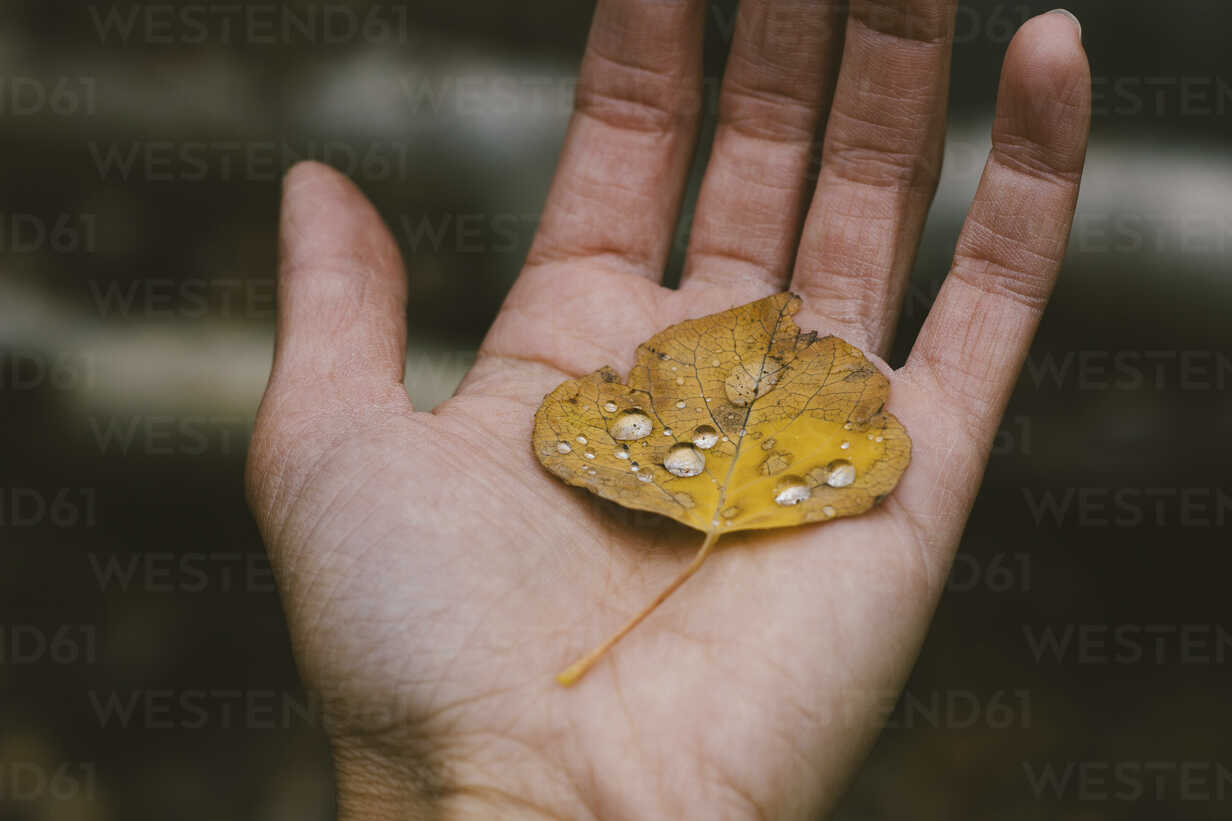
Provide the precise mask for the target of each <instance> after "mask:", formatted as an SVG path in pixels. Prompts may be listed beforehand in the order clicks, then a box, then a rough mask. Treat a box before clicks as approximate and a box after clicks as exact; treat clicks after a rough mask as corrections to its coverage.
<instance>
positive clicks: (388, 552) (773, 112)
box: [248, 0, 1089, 821]
mask: <svg viewBox="0 0 1232 821" xmlns="http://www.w3.org/2000/svg"><path fill="white" fill-rule="evenodd" d="M835 8H836V7H834V6H831V5H829V4H825V3H820V4H811V3H801V2H790V1H789V0H746V2H744V3H742V5H741V11H740V16H739V19H738V22H737V27H736V30H735V35H734V40H733V44H732V51H731V55H730V57H729V60H728V64H727V71H726V75H725V77H724V83H723V89H722V95H721V101H720V109H719V126H718V131H717V134H716V138H715V144H714V148H713V152H712V156H711V159H710V162H709V166H708V169H707V172H706V177H705V180H704V183H703V187H702V191H701V195H700V199H699V202H698V206H697V211H696V215H695V218H694V222H693V227H692V233H691V240H690V247H689V251H688V255H687V260H686V265H685V271H684V275H683V281H682V284H681V286H680V288H679V289H677V290H669V289H665V288H663V287H662V286H661V285H660V284H659V279H660V275H661V273H662V268H663V266H664V264H665V261H666V259H667V256H668V253H669V250H670V244H671V241H672V237H673V235H674V228H675V222H676V219H677V217H678V214H679V210H680V203H681V199H682V192H683V189H684V185H685V178H686V175H687V169H688V167H689V164H690V160H691V156H692V152H693V150H694V141H695V137H696V131H697V115H698V113H699V109H700V104H699V100H700V99H701V78H700V49H701V31H702V25H703V15H704V13H705V9H706V5H705V4H704V3H701V2H685V3H662V2H657V1H656V0H600V2H599V5H598V9H597V11H596V16H595V21H594V24H593V28H592V32H591V37H590V42H589V45H588V50H587V55H586V57H585V60H584V62H583V65H582V70H581V78H580V83H579V90H578V97H577V108H576V111H575V114H574V117H573V120H572V122H571V125H570V128H569V133H568V137H567V140H566V144H565V147H564V150H563V154H562V157H561V161H560V168H559V170H558V173H557V177H556V181H555V183H554V185H553V188H552V192H551V195H550V197H549V201H548V203H547V205H546V208H545V212H544V215H543V222H542V225H541V227H540V231H539V234H538V235H537V237H536V240H535V243H534V245H533V248H532V250H531V253H530V257H529V259H528V261H527V263H526V267H525V269H524V270H523V272H522V275H521V277H520V278H519V280H518V282H517V283H516V285H515V287H514V289H513V291H512V292H511V293H510V295H509V297H508V299H507V301H506V303H505V306H504V307H503V309H502V311H501V313H500V315H499V316H498V317H497V319H496V322H495V324H494V326H493V328H492V330H491V332H490V333H489V334H488V337H487V339H486V340H485V342H484V344H483V347H482V349H481V351H480V356H479V359H478V362H477V363H476V365H475V366H474V368H473V369H472V371H471V372H470V373H469V374H468V375H467V377H466V379H465V380H464V382H463V383H462V385H461V387H460V388H459V389H458V392H457V394H456V396H455V397H454V398H452V399H451V400H449V401H448V402H446V403H444V404H443V405H441V406H440V407H439V408H437V409H436V410H435V411H433V412H432V413H416V412H413V411H412V409H411V407H410V404H409V401H408V398H407V394H406V392H405V390H404V389H403V386H402V374H403V367H404V365H403V363H404V356H405V338H406V329H405V302H406V283H405V278H404V274H403V271H402V267H401V262H400V260H399V258H398V252H397V249H396V247H395V245H394V243H393V242H392V240H391V238H390V236H389V234H388V232H387V231H386V229H385V228H384V226H383V225H382V223H381V221H380V219H379V217H378V216H377V215H376V213H375V212H374V211H373V209H372V208H371V206H370V205H368V203H367V202H366V200H364V198H363V197H362V195H361V194H360V193H359V192H358V191H356V190H355V188H354V187H353V186H351V184H350V183H349V182H347V181H346V180H345V179H344V178H342V177H341V176H339V175H337V174H336V173H334V172H332V171H330V170H329V169H327V168H325V167H323V166H319V165H312V164H305V165H301V166H298V167H296V168H295V169H294V170H293V171H292V172H291V173H290V174H289V175H288V178H287V180H286V183H285V193H284V205H283V229H282V266H281V270H280V274H279V313H278V337H277V349H276V356H275V363H274V368H273V373H272V375H271V378H270V384H269V389H268V391H267V393H266V396H265V400H264V402H263V403H262V406H261V411H260V414H259V418H258V423H257V429H256V432H255V435H254V438H253V445H252V449H251V454H250V459H249V471H248V486H249V495H250V499H251V502H252V505H253V508H254V510H255V512H256V515H257V518H258V521H259V523H260V525H261V528H262V531H263V534H264V536H265V539H266V542H267V544H268V546H269V550H270V553H271V556H272V558H273V561H274V563H275V568H276V570H277V574H278V579H279V584H280V587H281V589H282V591H283V598H284V602H285V606H286V609H287V613H288V619H289V623H290V626H291V631H292V636H293V639H294V642H295V650H296V654H297V658H298V659H299V662H300V665H301V668H302V672H303V675H304V678H305V680H306V682H307V683H308V686H309V687H310V688H311V689H312V690H313V691H314V692H316V693H317V694H319V695H320V696H321V697H322V699H323V704H324V706H325V708H326V717H327V718H328V720H329V722H330V724H329V731H330V735H331V739H332V741H333V744H334V751H335V756H336V760H337V764H338V779H339V790H340V799H341V808H342V814H343V816H344V817H345V818H417V817H438V816H437V815H435V813H440V814H441V816H440V817H446V818H451V817H459V818H469V817H474V818H495V817H499V818H502V819H506V818H519V817H551V818H569V819H573V818H594V819H604V821H609V820H615V819H638V820H639V821H640V820H641V819H667V818H698V819H726V818H733V819H734V818H745V817H756V818H808V817H815V815H816V814H817V813H818V812H819V811H821V810H822V809H824V808H825V807H827V806H829V805H830V804H832V803H833V801H834V799H835V798H836V796H837V795H838V794H839V792H840V791H841V788H842V786H843V784H844V782H845V779H846V777H847V776H848V775H849V774H850V772H851V770H852V768H853V767H854V766H855V765H856V764H857V763H858V762H859V760H860V757H861V756H862V755H863V753H864V752H865V750H866V749H867V746H868V744H869V743H870V741H871V740H872V738H873V736H874V735H875V733H876V730H877V723H878V718H879V717H880V716H881V715H882V711H883V710H884V709H885V707H886V705H887V703H888V701H889V699H890V698H892V694H893V693H895V692H896V691H897V689H898V688H899V687H900V686H901V684H902V682H903V680H904V678H905V676H906V675H907V672H908V670H909V669H910V666H911V664H912V661H913V659H914V657H915V653H916V651H917V649H918V647H919V644H920V642H921V640H922V638H923V636H924V633H925V630H926V628H927V624H928V621H929V618H930V616H931V614H932V611H933V608H934V606H935V604H936V600H937V597H938V595H939V592H940V590H941V587H942V585H943V583H944V579H945V577H946V574H947V571H948V566H949V562H950V559H951V557H952V555H953V551H954V549H955V546H956V545H957V542H958V539H959V536H960V534H961V531H962V527H963V524H964V522H965V519H966V516H967V512H968V510H969V507H970V504H971V501H972V499H973V497H974V494H975V491H976V489H977V487H978V485H979V481H980V477H981V474H982V472H983V467H984V463H985V460H986V458H987V455H988V451H989V447H990V444H991V441H992V438H993V436H994V435H995V432H996V428H997V425H998V423H999V419H1000V415H1001V412H1002V409H1003V407H1004V404H1005V401H1006V399H1007V397H1008V395H1009V392H1010V390H1011V387H1012V385H1013V383H1014V381H1015V379H1016V377H1017V373H1018V369H1019V367H1020V365H1021V362H1022V359H1023V357H1024V356H1025V352H1026V349H1027V346H1028V344H1029V342H1030V338H1031V336H1032V334H1033V332H1034V329H1035V326H1036V323H1037V321H1038V318H1039V314H1040V312H1041V310H1042V309H1043V305H1044V303H1045V302H1046V300H1047V296H1048V293H1049V291H1050V289H1051V287H1052V283H1053V281H1054V279H1055V276H1056V273H1057V268H1058V265H1059V261H1060V259H1061V257H1062V256H1063V252H1064V248H1065V244H1066V239H1067V236H1068V232H1069V227H1070V222H1071V220H1072V216H1073V209H1074V205H1075V202H1076V199H1077V190H1078V180H1079V175H1080V171H1081V167H1082V162H1083V155H1084V152H1085V146H1086V134H1087V124H1088V118H1089V75H1088V70H1087V66H1086V61H1085V58H1084V56H1083V53H1082V47H1081V43H1080V37H1079V32H1078V30H1077V27H1076V26H1075V25H1074V24H1073V22H1072V21H1071V20H1070V19H1068V18H1067V17H1065V16H1062V15H1056V14H1053V15H1044V16H1042V17H1039V18H1036V19H1034V20H1032V21H1031V22H1029V23H1028V24H1027V25H1026V26H1024V28H1023V29H1022V31H1020V32H1019V34H1018V36H1017V37H1016V38H1015V40H1014V42H1013V44H1012V45H1011V47H1010V50H1009V54H1008V56H1007V58H1006V63H1005V68H1004V71H1003V75H1002V84H1001V91H1000V98H999V101H998V111H997V120H996V124H995V127H994V134H993V151H992V154H991V155H990V159H989V162H988V165H987V167H986V169H985V173H984V177H983V180H982V181H981V184H980V188H979V191H978V193H977V194H976V200H975V203H974V205H973V206H972V211H971V214H970V217H969V219H968V222H967V225H966V227H965V228H964V231H963V234H962V236H961V237H960V239H959V243H958V248H957V253H956V256H955V263H954V266H953V268H952V270H951V273H950V275H949V277H948V278H947V280H946V283H945V285H944V287H943V289H942V291H941V293H940V295H939V297H938V299H937V302H936V304H935V306H934V308H933V310H932V312H931V314H930V316H929V317H928V320H927V322H926V324H925V326H924V329H923V331H922V332H921V334H920V337H919V339H918V340H917V342H916V344H915V347H914V350H913V351H912V354H911V356H910V358H909V360H908V362H907V363H906V365H905V366H904V367H903V368H901V369H900V370H898V371H894V372H891V371H890V369H889V368H888V367H887V366H885V364H884V362H881V361H880V360H877V359H876V357H875V356H874V357H873V358H874V360H875V361H876V362H877V364H878V365H879V366H880V367H881V368H882V370H883V371H885V372H886V373H887V374H888V375H889V376H890V378H891V393H890V401H889V404H888V409H889V410H890V411H891V412H893V413H894V414H895V415H896V416H898V418H899V419H901V420H902V421H903V423H904V424H905V425H906V427H907V429H908V431H910V433H911V434H912V437H913V439H914V441H915V448H914V456H913V461H912V464H911V466H910V468H909V469H908V470H907V472H906V473H905V474H904V476H903V479H902V482H901V483H900V485H899V487H898V489H897V490H896V491H895V492H894V493H893V494H892V495H891V496H890V497H889V498H888V499H887V500H886V502H885V503H884V504H883V505H882V506H880V507H879V508H877V509H875V510H874V511H873V512H871V513H869V514H866V515H864V516H861V517H858V518H853V519H846V520H841V521H837V522H833V523H830V524H826V525H821V526H804V527H798V528H791V529H788V530H783V531H775V532H764V533H756V534H753V535H750V536H741V535H739V534H736V535H733V536H730V537H727V538H725V539H724V540H723V543H721V547H720V549H719V550H718V551H717V552H716V553H715V555H714V556H713V557H712V558H711V559H710V561H709V562H708V564H707V565H706V566H704V567H703V568H702V570H701V572H700V573H699V574H698V575H697V576H696V577H694V579H693V580H692V581H691V582H689V583H688V584H687V585H685V586H684V587H683V588H682V589H681V590H680V591H679V592H678V593H677V594H676V595H675V596H674V597H673V598H671V599H669V600H668V602H667V603H666V604H665V605H664V606H662V607H661V608H660V609H659V610H658V611H656V612H655V613H654V614H653V615H652V616H651V617H650V618H649V619H648V620H647V621H646V622H645V623H644V624H643V625H642V626H641V627H640V628H639V629H638V630H636V631H635V632H634V633H633V634H631V635H630V636H629V637H628V638H627V639H626V640H625V641H624V642H623V643H622V644H621V645H619V646H618V648H617V649H616V650H615V652H614V653H612V654H611V655H610V656H608V657H607V658H605V659H604V660H603V661H602V662H601V663H600V664H599V665H598V666H597V667H596V668H595V669H594V670H593V671H592V672H591V673H590V674H589V676H588V677H587V678H586V679H584V680H583V681H582V682H581V683H580V684H579V685H578V686H576V687H574V688H572V689H569V690H566V689H563V688H561V687H560V686H558V685H557V684H556V683H555V682H554V681H553V678H552V677H553V674H554V673H556V672H557V671H559V670H560V669H561V668H562V667H564V666H565V665H566V664H567V663H568V662H570V661H572V660H573V659H574V658H575V657H576V656H577V655H578V654H579V653H581V652H582V651H584V650H586V649H589V648H590V647H591V646H592V645H594V644H595V643H596V642H597V641H598V640H600V639H601V638H603V637H605V636H606V635H607V634H608V633H610V632H611V631H612V630H613V629H614V628H615V627H617V626H618V625H619V624H621V623H622V622H623V621H624V620H625V619H626V618H627V617H628V616H630V615H631V614H632V613H634V612H636V611H637V610H639V609H640V608H641V607H642V606H643V605H644V604H645V603H646V602H647V601H648V600H649V599H651V598H653V596H654V595H655V594H656V593H657V592H658V591H659V590H660V589H661V588H662V587H663V586H664V584H665V583H666V582H667V581H668V580H669V579H671V578H672V577H673V576H675V575H676V574H677V573H678V572H679V571H680V569H681V567H682V566H683V565H684V563H686V562H687V561H688V558H689V556H690V555H691V554H692V552H693V551H694V550H696V548H697V546H698V544H699V542H700V538H701V536H700V534H699V533H697V532H696V531H690V530H688V529H686V528H683V527H681V526H679V525H676V524H674V523H671V522H668V521H666V520H663V519H660V518H658V517H652V516H648V515H638V514H634V513H631V512H629V511H624V510H622V509H620V508H617V507H616V506H614V505H611V504H609V503H606V502H601V501H598V500H597V498H596V497H594V496H591V495H589V494H587V493H586V492H584V491H582V490H579V489H576V488H570V487H567V486H565V485H564V484H563V483H561V482H559V481H557V480H556V479H555V478H553V477H551V476H550V475H548V474H547V473H546V472H545V471H544V470H543V469H542V468H541V467H540V466H539V465H538V463H537V462H536V460H535V457H534V455H533V453H532V450H531V446H530V430H531V424H532V417H533V414H534V411H535V409H536V408H537V407H538V405H539V403H540V402H541V401H542V398H543V396H544V394H545V393H547V392H548V391H549V390H551V389H552V388H553V387H555V386H556V385H557V384H558V383H559V382H561V381H562V380H564V379H566V378H570V377H575V376H578V375H580V374H583V373H587V372H590V371H593V370H595V369H596V368H598V367H600V366H602V365H605V364H609V365H612V366H614V367H615V368H616V369H617V370H620V371H622V372H626V371H627V370H628V368H629V366H630V365H631V364H632V358H633V353H634V349H635V348H636V346H637V344H638V343H640V342H641V341H643V340H644V339H646V338H647V337H649V336H651V335H653V334H654V333H656V332H657V331H660V330H662V329H663V328H664V327H666V326H668V325H671V324H673V323H676V322H679V321H681V320H684V319H687V318H693V317H698V316H703V315H705V314H709V313H713V312H717V311H721V310H725V309H727V308H729V307H732V306H733V305H738V304H742V303H745V302H748V301H751V300H753V299H757V298H760V297H763V296H766V295H769V294H771V293H775V292H778V291H781V290H784V289H785V288H787V287H788V286H789V285H790V287H791V288H792V290H794V291H796V292H797V293H799V294H801V295H802V296H803V297H804V302H805V308H804V309H803V310H802V311H801V313H800V314H799V315H798V316H797V317H796V319H797V323H798V324H799V325H800V327H802V328H805V329H817V330H819V331H821V332H823V333H834V334H837V335H839V336H842V337H843V338H845V339H846V340H848V341H849V342H851V343H853V344H855V345H857V346H859V347H861V348H863V349H865V350H866V351H869V352H870V353H872V354H884V352H885V351H886V349H887V346H888V344H889V340H890V335H891V332H892V329H893V327H894V324H895V321H896V314H897V311H898V306H899V304H900V302H901V297H902V292H903V289H904V286H905V281H906V277H907V274H908V271H909V268H910V266H911V262H912V258H913V256H914V251H915V248H916V245H917V243H918V240H919V235H920V231H921V227H922V225H923V222H924V217H925V214H926V211H927V208H928V204H929V201H930V199H931V197H932V192H933V190H934V188H935V184H936V179H937V174H938V172H939V165H940V157H941V153H942V145H943V141H944V130H945V129H944V125H945V108H946V87H947V84H948V66H949V54H950V48H951V36H952V27H953V14H954V8H953V3H952V2H945V1H944V0H893V1H892V2H883V0H853V2H852V3H851V5H850V10H849V11H848V12H846V13H845V14H843V15H840V14H839V13H838V12H836V11H835ZM840 52H841V54H842V60H841V66H840V65H839V62H840V61H839V60H837V59H836V57H835V56H836V55H837V54H839V53H840ZM821 134H824V147H823V150H822V156H821V165H820V173H819V179H817V181H816V185H815V186H814V183H813V182H812V181H811V180H810V173H809V168H810V156H812V155H814V154H815V152H814V151H813V150H812V149H813V146H814V145H815V144H816V143H817V140H818V139H819V135H821ZM814 189H815V190H814Z"/></svg>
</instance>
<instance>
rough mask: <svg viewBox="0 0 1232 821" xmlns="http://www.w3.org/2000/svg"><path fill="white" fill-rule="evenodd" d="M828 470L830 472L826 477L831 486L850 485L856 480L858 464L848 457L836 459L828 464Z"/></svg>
mask: <svg viewBox="0 0 1232 821" xmlns="http://www.w3.org/2000/svg"><path fill="white" fill-rule="evenodd" d="M826 471H827V472H828V473H829V474H830V476H829V478H827V479H826V484H827V485H829V486H830V487H848V486H850V485H851V483H852V482H854V481H855V480H856V466H855V465H853V464H851V462H848V461H847V460H846V459H835V460H834V461H833V462H831V463H830V464H828V465H826Z"/></svg>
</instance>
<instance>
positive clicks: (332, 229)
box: [270, 162, 407, 399]
mask: <svg viewBox="0 0 1232 821" xmlns="http://www.w3.org/2000/svg"><path fill="white" fill-rule="evenodd" d="M279 255H280V260H279V267H278V330H277V334H276V337H275V348H274V369H273V374H272V375H271V377H270V379H271V385H273V384H275V383H293V384H296V385H298V386H301V387H308V388H311V389H313V390H319V391H324V392H327V393H333V394H337V395H345V396H347V397H350V398H361V399H362V398H365V394H366V395H367V396H371V395H374V394H375V392H377V391H382V390H387V389H388V388H389V387H390V386H391V385H396V386H398V387H399V388H400V387H401V385H402V375H403V368H404V363H405V359H406V292H407V285H406V276H405V274H404V272H403V268H402V260H401V256H400V255H399V252H398V247H397V245H396V244H395V243H394V240H393V237H392V236H390V233H389V230H388V229H387V228H386V227H385V224H384V222H382V220H381V218H380V215H378V214H377V212H376V210H375V209H374V208H373V207H372V205H371V204H370V203H369V202H368V200H367V198H366V197H364V195H363V194H362V193H360V192H359V190H358V189H356V188H355V186H354V185H352V184H351V182H350V181H349V180H348V179H347V178H346V177H344V176H343V175H341V174H339V173H338V172H337V171H334V170H333V169H331V168H329V167H328V166H324V165H321V164H318V163H313V162H305V163H300V164H298V165H296V166H295V167H294V168H292V169H291V170H290V172H288V174H287V176H286V178H285V179H284V181H283V199H282V220H281V227H280V238H279ZM357 391H359V392H360V393H359V394H357V393H356V392H357Z"/></svg>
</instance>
